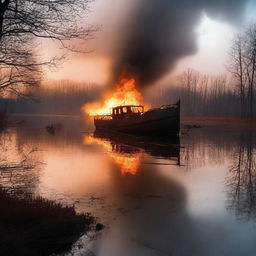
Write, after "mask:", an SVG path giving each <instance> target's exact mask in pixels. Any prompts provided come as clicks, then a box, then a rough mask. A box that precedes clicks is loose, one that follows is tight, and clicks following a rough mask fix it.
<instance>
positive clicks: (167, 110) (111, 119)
mask: <svg viewBox="0 0 256 256" xmlns="http://www.w3.org/2000/svg"><path fill="white" fill-rule="evenodd" d="M94 124H95V127H96V130H108V131H109V130H110V131H118V132H126V133H134V134H154V135H163V134H178V133H179V130H180V101H178V102H177V103H176V104H172V105H165V106H162V107H160V108H154V109H150V110H148V111H146V112H144V107H143V106H140V105H126V106H118V107H115V108H113V109H112V114H111V115H97V116H94Z"/></svg>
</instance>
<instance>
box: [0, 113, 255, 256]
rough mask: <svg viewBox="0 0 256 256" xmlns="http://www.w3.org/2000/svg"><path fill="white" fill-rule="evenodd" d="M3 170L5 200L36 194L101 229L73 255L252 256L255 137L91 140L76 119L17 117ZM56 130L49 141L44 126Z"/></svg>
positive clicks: (219, 129)
mask: <svg viewBox="0 0 256 256" xmlns="http://www.w3.org/2000/svg"><path fill="white" fill-rule="evenodd" d="M13 119H15V120H24V122H22V123H20V124H18V125H15V126H14V127H12V128H10V129H9V130H8V131H7V132H5V133H3V134H2V135H1V141H2V144H1V146H2V148H3V149H2V151H3V152H2V157H1V159H2V160H1V161H2V162H4V161H6V162H8V163H10V162H13V163H17V162H19V161H22V160H24V159H25V161H24V162H23V164H24V165H27V167H33V168H27V170H25V171H24V170H21V171H15V173H14V172H8V173H1V179H0V182H1V184H2V185H3V186H5V187H8V188H9V189H10V190H12V189H13V190H18V191H20V192H21V193H23V192H26V193H33V194H39V195H41V196H43V197H45V198H48V199H53V200H57V201H59V202H61V203H63V204H69V205H75V207H76V209H77V211H79V212H91V213H92V214H93V215H94V216H96V217H97V218H98V221H99V222H101V223H103V224H104V225H105V226H106V227H105V229H104V230H103V231H102V232H101V233H100V234H98V235H97V236H95V235H91V236H89V237H88V236H83V237H82V238H81V240H80V241H79V243H78V245H79V246H74V250H73V254H74V255H96V256H120V255H122V256H151V255H152V256H153V255H159V256H161V255H163V256H164V255H168V256H171V255H175V256H176V255H189V256H191V255H196V256H200V255H203V256H204V255H209V256H211V255H243V256H246V255H248V256H249V255H250V256H251V255H256V132H255V131H254V129H253V128H250V127H238V128H232V127H231V126H214V125H211V126H207V125H206V126H203V127H201V128H193V129H188V128H186V127H183V129H182V133H181V136H180V138H179V139H178V138H175V139H168V140H167V139H165V140H152V139H148V138H147V139H145V138H138V137H133V136H128V135H125V136H120V135H118V136H116V135H111V134H110V135H109V134H108V135H106V134H93V133H91V132H92V127H91V126H89V125H88V124H86V122H85V121H84V120H82V119H80V118H78V117H65V116H62V117H60V116H52V117H46V116H39V117H29V116H26V117H21V116H20V117H17V116H16V117H13ZM51 122H59V123H61V124H62V125H61V127H60V128H59V130H58V131H57V132H56V133H55V134H54V133H51V132H47V131H46V129H45V126H46V125H47V124H49V123H51Z"/></svg>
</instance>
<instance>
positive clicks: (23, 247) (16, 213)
mask: <svg viewBox="0 0 256 256" xmlns="http://www.w3.org/2000/svg"><path fill="white" fill-rule="evenodd" d="M0 206H1V207H0V238H1V239H0V255H12V256H16V255H19V256H23V255H24V256H25V255H26V256H30V255H31V256H32V255H33V256H36V255H42V256H43V255H51V254H52V253H63V252H67V251H69V250H70V249H71V246H72V244H73V243H74V242H75V241H76V240H77V239H78V238H79V237H80V236H81V234H82V233H84V232H86V231H89V229H90V226H91V225H92V224H94V222H95V219H94V218H93V217H92V216H91V215H89V214H77V213H76V212H75V209H74V208H73V207H64V206H62V205H61V204H58V203H55V202H52V201H48V200H45V199H42V198H39V197H38V198H32V197H31V198H23V199H20V198H17V197H15V196H10V195H9V194H7V193H6V192H5V191H3V190H2V189H1V188H0Z"/></svg>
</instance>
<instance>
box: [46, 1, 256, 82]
mask: <svg viewBox="0 0 256 256" xmlns="http://www.w3.org/2000/svg"><path fill="white" fill-rule="evenodd" d="M255 13H256V0H215V1H209V0H208V1H207V0H195V1H191V0H159V1H155V0H96V1H95V2H94V3H92V4H91V11H90V13H89V15H88V23H89V24H93V25H96V26H98V28H99V29H98V31H97V32H96V33H95V34H94V35H93V39H91V40H89V41H86V42H85V43H86V45H87V49H88V50H89V53H87V54H69V55H68V59H67V61H66V62H65V63H63V64H62V65H61V67H60V68H59V69H58V70H57V71H55V72H47V74H46V78H47V79H48V78H49V79H68V80H75V81H89V82H93V83H96V84H99V85H107V84H109V83H111V82H113V81H114V80H115V79H117V77H118V76H119V75H120V73H121V72H122V70H123V69H124V68H125V70H128V71H129V74H132V75H134V76H136V77H138V78H139V79H140V84H141V86H147V85H151V84H156V83H158V84H159V83H161V81H163V82H166V81H168V80H170V81H172V78H173V77H175V76H177V75H178V74H179V73H181V72H182V71H183V70H184V69H186V68H193V69H196V70H198V71H200V72H202V73H206V74H220V73H225V72H226V68H225V66H226V64H227V61H228V52H229V49H230V47H231V42H232V39H233V38H234V36H235V34H236V33H237V32H238V31H241V30H242V29H243V28H244V27H246V25H247V24H250V23H253V22H255V17H254V16H255ZM42 47H43V51H44V52H45V53H46V55H47V56H53V55H55V54H56V53H60V52H59V51H58V50H57V49H56V46H53V45H52V44H46V45H43V46H42Z"/></svg>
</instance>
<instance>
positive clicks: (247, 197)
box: [227, 132, 256, 219]
mask: <svg viewBox="0 0 256 256" xmlns="http://www.w3.org/2000/svg"><path fill="white" fill-rule="evenodd" d="M235 151H236V152H235V153H234V159H233V163H232V165H231V167H230V168H229V175H228V178H227V183H228V196H229V205H228V208H229V209H231V210H234V211H235V213H236V214H237V215H238V216H240V217H242V218H245V219H250V218H254V219H255V218H256V151H255V145H254V140H253V133H252V132H249V133H247V134H241V135H240V139H239V143H238V145H237V147H236V149H235Z"/></svg>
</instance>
